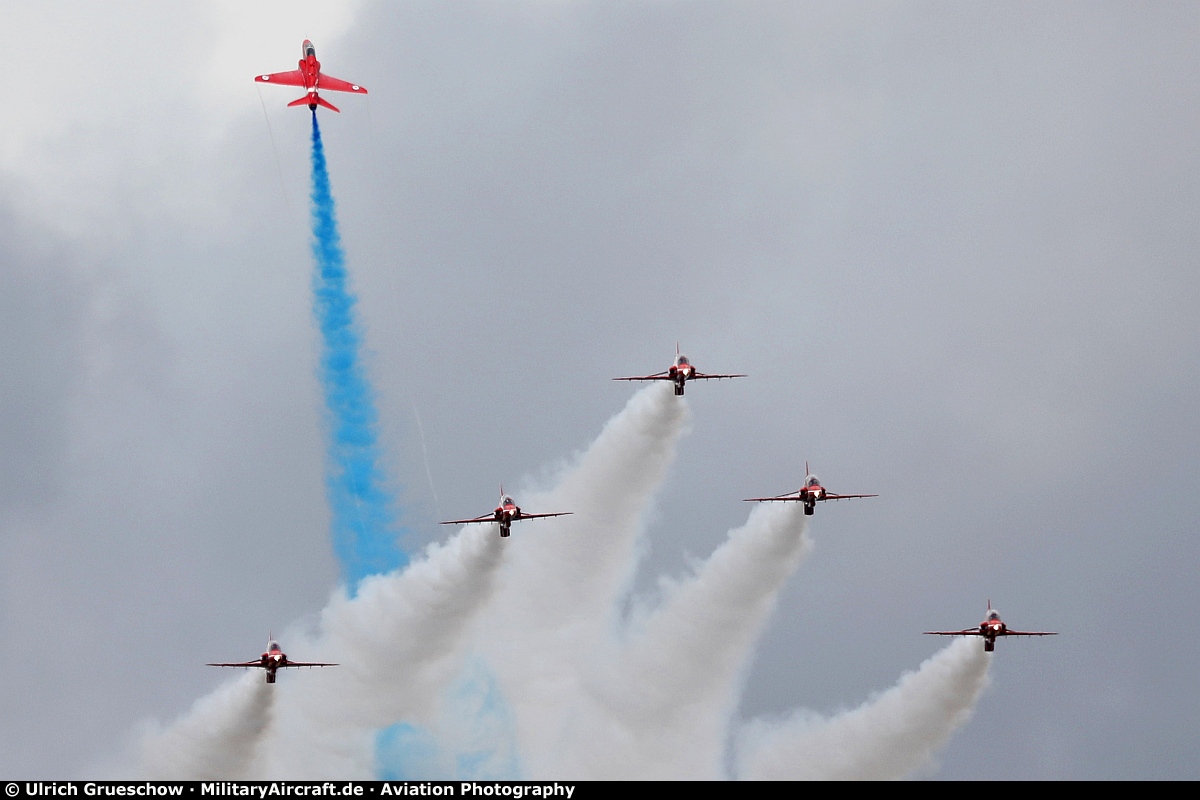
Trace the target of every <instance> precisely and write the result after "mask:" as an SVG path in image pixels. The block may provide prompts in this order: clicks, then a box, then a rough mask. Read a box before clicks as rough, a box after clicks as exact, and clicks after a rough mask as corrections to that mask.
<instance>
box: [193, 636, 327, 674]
mask: <svg viewBox="0 0 1200 800" xmlns="http://www.w3.org/2000/svg"><path fill="white" fill-rule="evenodd" d="M208 666H210V667H258V668H260V669H265V670H266V671H267V683H274V682H275V670H277V669H283V668H284V667H336V666H337V664H326V663H324V662H321V661H289V660H288V657H287V654H286V653H284V652H283V650H281V649H280V648H279V642H277V641H275V639H274V638H271V639H270V640H269V641H268V642H267V652H265V653H263V654H262V655H261V656H259V657H258V658H257V659H256V660H254V661H239V662H237V663H234V664H209V665H208Z"/></svg>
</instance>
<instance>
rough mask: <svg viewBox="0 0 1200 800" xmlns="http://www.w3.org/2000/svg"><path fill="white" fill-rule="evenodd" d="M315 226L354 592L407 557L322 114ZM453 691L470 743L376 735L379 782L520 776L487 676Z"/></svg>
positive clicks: (405, 732) (334, 523) (332, 433)
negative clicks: (366, 366)
mask: <svg viewBox="0 0 1200 800" xmlns="http://www.w3.org/2000/svg"><path fill="white" fill-rule="evenodd" d="M312 228H313V246H312V251H313V258H314V260H315V262H316V272H315V274H314V275H313V298H314V300H313V303H314V309H315V313H316V317H317V324H318V326H319V327H320V329H321V338H322V351H321V361H320V368H319V376H320V380H321V388H322V389H323V390H324V393H325V408H326V411H327V412H328V416H327V422H328V425H329V451H328V454H327V464H326V470H327V474H326V492H327V494H328V495H329V505H330V511H331V517H332V519H331V521H330V533H331V535H332V537H333V548H334V553H335V554H336V555H337V558H338V561H339V563H340V564H341V565H342V570H343V574H344V577H345V579H346V583H347V584H348V589H349V591H350V592H351V594H353V592H354V590H355V587H356V586H357V585H358V583H359V582H360V581H361V580H362V579H363V578H365V577H367V576H368V575H380V574H385V573H388V572H392V571H394V570H396V569H399V568H400V567H403V566H405V565H407V564H408V562H409V559H408V554H407V553H406V552H405V551H404V550H403V549H401V547H400V545H399V543H398V542H397V536H398V534H400V533H401V532H402V531H401V530H400V529H398V527H397V525H396V520H395V511H394V509H395V505H394V502H393V501H394V498H393V496H392V493H391V492H390V491H389V490H388V488H387V481H386V476H385V475H384V471H383V469H382V467H381V465H380V451H379V443H378V440H377V422H378V412H377V411H376V409H375V398H374V393H373V392H372V390H371V384H370V382H369V381H368V380H367V378H366V375H365V372H364V370H363V367H362V363H361V346H362V335H361V332H360V331H359V327H358V324H357V323H356V322H355V318H354V305H355V303H356V302H357V300H356V298H355V297H354V295H353V294H351V293H350V291H349V290H348V289H347V287H346V282H347V274H346V265H345V253H344V252H343V251H342V244H341V236H340V235H339V234H338V226H337V217H336V214H335V206H334V201H333V193H332V192H331V191H330V188H329V172H328V171H327V170H326V166H325V147H324V145H323V144H322V142H321V129H320V126H319V125H318V124H317V114H316V111H313V115H312ZM454 688H455V691H452V693H451V698H450V699H451V700H452V701H455V702H454V703H452V705H453V706H454V707H455V708H458V709H459V710H460V714H462V715H464V716H467V717H469V719H468V721H467V722H466V729H467V730H468V731H469V732H470V733H471V734H472V737H469V738H467V739H465V740H464V741H451V742H445V741H439V740H438V737H436V736H435V735H434V734H433V733H432V732H431V731H429V730H427V729H425V728H422V727H418V726H415V725H412V724H410V723H407V722H399V723H396V724H395V725H392V726H390V727H388V728H385V729H383V730H382V731H379V732H378V734H377V735H376V748H375V749H376V760H377V763H378V764H379V765H380V772H381V777H383V776H388V777H394V778H399V777H409V776H422V777H428V776H429V775H430V774H446V776H447V777H467V778H473V777H481V778H493V777H495V778H500V777H505V778H512V777H516V775H517V774H518V773H519V766H518V764H517V761H516V757H515V755H514V753H513V752H511V750H510V748H511V743H512V742H514V741H515V730H514V729H513V726H514V723H513V720H512V718H511V712H510V711H509V710H508V707H507V705H506V704H505V703H504V700H503V698H502V697H501V696H500V694H499V689H498V687H496V685H495V681H494V678H493V677H492V676H491V674H490V672H489V671H488V670H487V669H486V667H485V666H483V665H474V668H473V669H471V670H468V671H467V672H466V673H464V675H463V676H462V677H460V680H459V684H458V685H457V686H456V687H454Z"/></svg>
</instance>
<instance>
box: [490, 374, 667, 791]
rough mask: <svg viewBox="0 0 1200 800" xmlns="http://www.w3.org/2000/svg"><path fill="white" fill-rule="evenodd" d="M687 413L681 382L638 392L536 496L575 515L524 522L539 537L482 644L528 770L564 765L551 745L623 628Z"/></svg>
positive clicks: (502, 595) (495, 609)
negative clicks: (602, 650) (645, 531)
mask: <svg viewBox="0 0 1200 800" xmlns="http://www.w3.org/2000/svg"><path fill="white" fill-rule="evenodd" d="M686 418H687V406H686V404H685V403H684V402H681V401H680V400H679V398H677V397H675V395H674V393H673V391H672V389H671V387H670V386H669V385H667V384H654V385H651V386H649V387H647V388H646V389H643V390H641V391H639V392H637V393H636V394H635V395H634V396H633V397H632V398H631V399H630V401H629V403H628V404H627V405H626V406H625V408H624V409H623V410H622V411H621V413H619V414H618V415H617V416H615V417H614V418H613V419H611V420H610V421H609V422H608V424H607V425H606V426H605V427H604V430H603V431H602V432H601V433H600V436H599V437H598V438H597V439H596V440H595V442H593V443H592V445H591V447H589V448H588V450H587V451H586V452H585V453H584V454H583V455H582V456H581V457H580V458H579V459H578V461H577V463H576V465H575V466H574V467H573V468H572V469H570V470H569V471H568V472H567V473H566V474H565V475H564V476H563V478H562V479H561V481H560V483H559V485H558V486H557V487H555V488H554V489H553V490H552V491H550V492H548V493H546V494H544V495H541V496H537V497H531V498H529V500H528V503H527V507H528V508H529V509H530V510H543V508H544V510H546V511H559V510H562V511H571V512H574V513H573V516H570V517H562V518H560V519H556V520H554V522H555V523H556V524H554V525H553V526H550V525H546V526H545V527H544V528H539V526H538V523H535V522H531V523H527V524H525V525H524V528H523V529H522V530H520V531H517V530H516V529H514V531H513V536H514V537H517V536H521V537H523V538H524V539H525V540H526V541H527V543H528V545H529V546H524V547H519V548H516V547H514V548H512V551H511V556H510V559H509V562H508V563H507V564H506V566H505V568H504V570H503V571H502V574H501V581H502V586H501V588H500V590H499V591H498V592H497V596H496V601H495V603H494V604H493V605H492V607H491V608H490V609H489V611H488V613H487V615H486V617H485V619H484V621H483V623H482V624H481V625H480V630H479V636H478V641H479V648H480V651H481V654H482V655H483V656H484V657H485V658H486V659H487V660H488V662H489V663H490V664H491V666H492V668H493V669H494V670H495V673H496V676H497V680H498V683H499V685H500V687H501V688H502V691H503V695H504V697H505V699H506V701H507V703H508V704H509V705H510V707H511V708H512V711H513V714H514V716H515V719H516V727H517V730H518V735H519V737H520V742H519V744H520V747H519V749H520V751H521V754H522V757H523V759H524V760H525V764H524V766H525V768H526V772H527V773H528V774H531V775H539V776H540V775H547V774H552V772H551V768H552V767H554V764H552V763H545V762H544V761H543V759H542V754H548V753H550V752H553V751H555V750H556V749H557V748H556V747H554V743H555V741H556V740H557V736H558V730H557V728H558V725H559V724H560V720H561V712H562V708H563V701H564V698H570V697H572V696H574V695H576V694H578V693H579V692H580V691H581V686H580V676H581V666H582V665H584V664H585V663H586V661H587V660H588V659H589V658H590V657H591V654H592V653H594V651H595V649H596V645H597V639H598V638H599V639H604V640H607V639H609V638H610V637H611V634H612V632H613V631H615V630H616V627H617V624H618V621H619V607H620V602H619V601H620V600H621V599H622V598H623V597H624V596H625V595H626V594H627V593H628V590H629V587H630V585H631V582H632V578H633V575H634V571H635V568H636V565H637V561H638V556H639V554H640V552H641V549H640V547H641V545H640V534H641V532H642V527H643V522H644V518H645V515H646V511H647V508H648V507H649V505H650V502H651V500H652V499H653V497H654V495H655V493H656V492H657V491H658V488H659V487H660V485H661V484H662V481H663V479H664V478H665V477H666V472H667V468H668V467H669V465H670V463H671V461H672V460H673V458H674V455H675V445H676V442H677V441H678V439H679V436H680V434H681V433H682V431H683V427H684V423H685V421H686ZM535 537H536V542H534V541H528V540H533V539H534V538H535Z"/></svg>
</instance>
